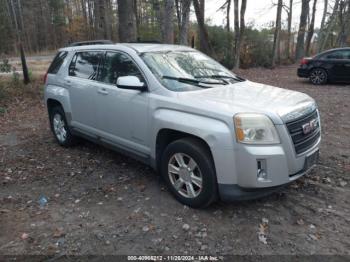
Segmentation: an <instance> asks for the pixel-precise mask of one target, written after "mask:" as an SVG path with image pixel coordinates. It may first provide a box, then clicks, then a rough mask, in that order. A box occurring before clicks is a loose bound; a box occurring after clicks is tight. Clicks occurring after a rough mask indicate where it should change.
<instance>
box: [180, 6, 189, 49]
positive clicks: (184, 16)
mask: <svg viewBox="0 0 350 262" xmlns="http://www.w3.org/2000/svg"><path fill="white" fill-rule="evenodd" d="M181 4H182V9H181V26H180V45H188V27H189V23H190V8H191V1H189V0H182V1H181Z"/></svg>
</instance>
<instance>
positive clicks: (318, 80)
mask: <svg viewBox="0 0 350 262" xmlns="http://www.w3.org/2000/svg"><path fill="white" fill-rule="evenodd" d="M326 79H327V76H326V74H325V72H324V71H323V70H320V69H316V70H314V71H312V72H311V75H310V80H311V82H312V83H313V84H316V85H320V84H323V83H324V82H325V80H326Z"/></svg>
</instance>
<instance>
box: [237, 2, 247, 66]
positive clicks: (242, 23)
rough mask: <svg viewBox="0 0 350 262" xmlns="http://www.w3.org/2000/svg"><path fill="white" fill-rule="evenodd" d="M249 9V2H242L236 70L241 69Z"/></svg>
mask: <svg viewBox="0 0 350 262" xmlns="http://www.w3.org/2000/svg"><path fill="white" fill-rule="evenodd" d="M246 9H247V0H242V4H241V12H240V29H239V41H238V53H237V56H236V63H235V65H236V68H239V67H240V58H241V49H242V43H243V40H244V31H245V19H244V16H245V11H246Z"/></svg>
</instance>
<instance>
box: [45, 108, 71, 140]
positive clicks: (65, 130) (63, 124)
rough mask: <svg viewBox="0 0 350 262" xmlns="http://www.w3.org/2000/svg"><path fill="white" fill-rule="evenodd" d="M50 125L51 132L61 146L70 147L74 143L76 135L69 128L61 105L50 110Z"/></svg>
mask: <svg viewBox="0 0 350 262" xmlns="http://www.w3.org/2000/svg"><path fill="white" fill-rule="evenodd" d="M50 125H51V130H52V133H53V134H54V136H55V138H56V140H57V142H58V143H59V144H60V145H61V146H64V147H70V146H73V145H74V144H75V143H76V137H75V136H73V135H72V133H71V131H70V129H69V126H68V123H67V120H66V115H65V113H64V110H63V108H62V107H61V106H55V107H54V108H52V109H51V110H50Z"/></svg>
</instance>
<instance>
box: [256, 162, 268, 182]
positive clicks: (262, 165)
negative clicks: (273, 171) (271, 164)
mask: <svg viewBox="0 0 350 262" xmlns="http://www.w3.org/2000/svg"><path fill="white" fill-rule="evenodd" d="M257 179H258V181H261V182H263V181H268V178H267V171H266V161H265V160H264V159H263V160H257Z"/></svg>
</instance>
